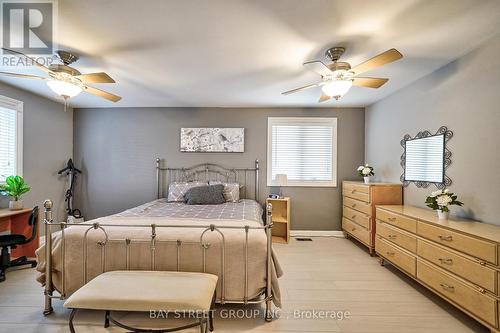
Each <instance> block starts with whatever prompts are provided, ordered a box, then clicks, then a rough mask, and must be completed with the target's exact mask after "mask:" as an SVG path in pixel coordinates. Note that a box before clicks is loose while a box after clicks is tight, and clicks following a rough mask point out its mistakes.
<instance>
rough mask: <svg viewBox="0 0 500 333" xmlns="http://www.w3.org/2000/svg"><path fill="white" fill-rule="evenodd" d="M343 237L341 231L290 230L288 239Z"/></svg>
mask: <svg viewBox="0 0 500 333" xmlns="http://www.w3.org/2000/svg"><path fill="white" fill-rule="evenodd" d="M301 236H304V237H339V236H340V237H344V232H343V231H342V230H290V237H301Z"/></svg>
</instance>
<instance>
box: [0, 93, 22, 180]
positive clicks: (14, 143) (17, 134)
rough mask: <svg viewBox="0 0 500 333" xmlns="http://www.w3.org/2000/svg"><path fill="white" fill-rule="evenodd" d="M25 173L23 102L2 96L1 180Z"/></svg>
mask: <svg viewBox="0 0 500 333" xmlns="http://www.w3.org/2000/svg"><path fill="white" fill-rule="evenodd" d="M22 173H23V103H22V102H19V101H16V100H13V99H10V98H7V97H4V96H0V182H5V178H7V177H8V176H11V175H20V176H22Z"/></svg>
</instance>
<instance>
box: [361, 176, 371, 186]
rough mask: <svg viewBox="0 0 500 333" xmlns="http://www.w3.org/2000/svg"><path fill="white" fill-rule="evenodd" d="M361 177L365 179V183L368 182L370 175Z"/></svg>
mask: <svg viewBox="0 0 500 333" xmlns="http://www.w3.org/2000/svg"><path fill="white" fill-rule="evenodd" d="M363 179H364V180H365V184H370V176H367V177H363Z"/></svg>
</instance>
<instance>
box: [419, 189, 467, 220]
mask: <svg viewBox="0 0 500 333" xmlns="http://www.w3.org/2000/svg"><path fill="white" fill-rule="evenodd" d="M457 198H458V196H457V195H456V194H455V193H453V192H450V190H448V189H445V190H439V191H434V192H432V193H431V195H429V196H428V197H427V199H425V203H426V205H427V207H430V208H432V209H434V210H437V212H438V218H439V219H440V220H447V219H448V216H449V214H450V209H449V208H448V206H451V205H457V206H463V202H461V201H458V200H457Z"/></svg>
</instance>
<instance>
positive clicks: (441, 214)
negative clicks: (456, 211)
mask: <svg viewBox="0 0 500 333" xmlns="http://www.w3.org/2000/svg"><path fill="white" fill-rule="evenodd" d="M437 212H438V219H440V220H447V219H448V217H449V216H450V212H443V211H441V210H438V211H437Z"/></svg>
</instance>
